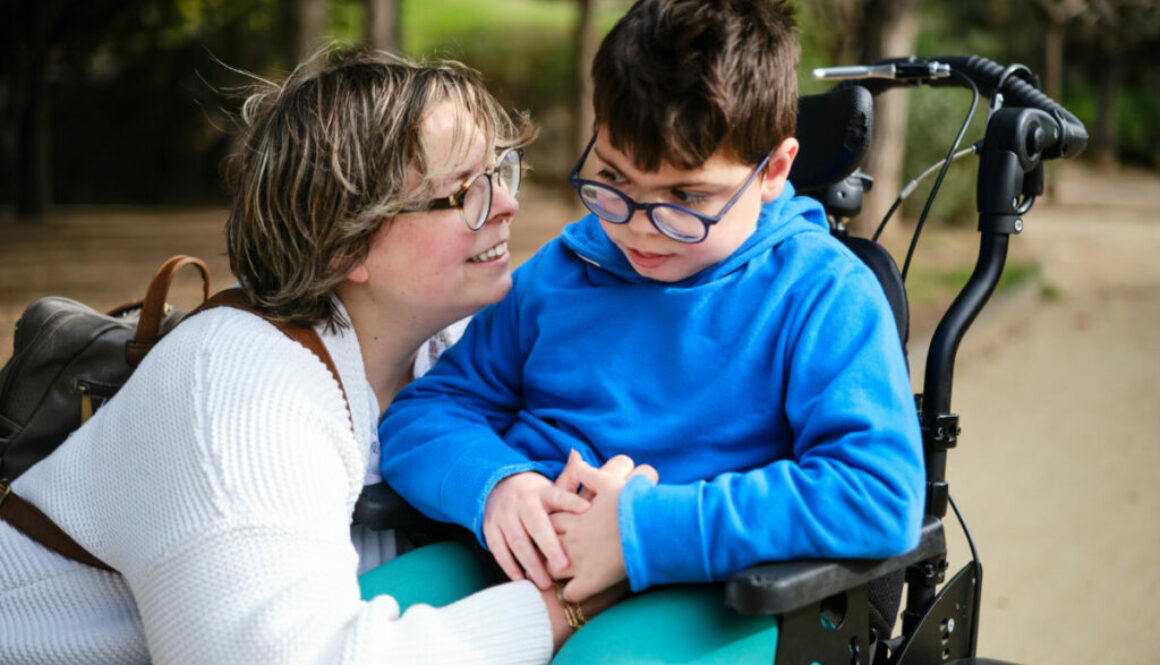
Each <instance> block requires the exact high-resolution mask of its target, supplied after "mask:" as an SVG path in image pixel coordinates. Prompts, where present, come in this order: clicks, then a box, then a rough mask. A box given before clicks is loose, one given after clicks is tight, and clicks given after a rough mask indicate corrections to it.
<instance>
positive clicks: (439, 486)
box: [379, 287, 548, 543]
mask: <svg viewBox="0 0 1160 665" xmlns="http://www.w3.org/2000/svg"><path fill="white" fill-rule="evenodd" d="M515 292H516V289H515V287H513V289H512V292H511V293H509V294H508V296H507V297H506V298H504V300H502V301H500V302H499V303H497V304H495V305H492V306H489V307H486V308H484V309H483V310H481V311H480V312H479V313H478V314H477V315H476V316H475V318H473V319H472V321H471V323H470V324H468V326H467V329H466V331H465V332H464V333H463V337H461V338H460V339H459V341H458V342H457V343H456V344H455V346H453V347H451V348H450V349H448V350H447V351H446V352H445V353H444V354H443V356H442V357H441V358H440V359H439V361H438V362H437V363H436V364H435V366H434V367H433V368H432V369H431V370H430V371H429V372H428V373H427V374H425V375H424V376H422V377H420V378H418V379H416V380H415V381H413V382H412V383H411V384H410V385H409V386H407V387H406V388H404V389H403V390H402V391H401V392H400V393H399V395H398V396H397V397H396V398H395V401H394V402H393V403H392V404H391V406H390V408H389V409H388V410H387V413H386V414H385V415H384V417H383V420H382V422H381V423H380V425H379V437H380V439H381V440H382V472H383V478H384V479H386V481H387V482H388V483H389V484H390V485H391V486H392V487H393V488H394V489H395V490H396V491H397V492H399V494H400V495H401V496H402V497H403V498H405V499H406V500H407V501H409V502H410V503H411V504H412V505H414V506H415V507H416V508H417V509H419V510H420V511H422V512H423V513H424V514H426V515H428V516H430V517H432V518H434V519H437V520H441V521H445V522H453V523H456V524H460V525H462V526H464V527H466V528H468V529H471V530H472V531H473V532H474V533H475V534H476V537H477V538H479V539H480V542H481V543H482V542H483V537H482V531H481V529H482V523H483V509H484V506H485V503H486V500H487V496H488V494H489V493H490V492H491V490H492V488H493V487H495V485H496V483H498V482H499V481H500V480H502V479H504V478H506V477H507V476H510V475H512V474H515V473H520V472H522V471H529V470H537V471H541V472H544V473H545V475H548V473H547V470H546V469H544V468H542V466H541V465H540V464H538V463H536V462H533V461H531V460H530V459H528V458H527V457H526V456H525V455H524V454H522V453H520V452H518V451H516V450H515V449H513V448H511V447H510V446H508V445H507V444H506V443H504V441H503V439H502V438H501V437H500V434H499V433H501V432H504V431H506V430H507V429H508V428H509V427H510V426H511V425H512V423H513V422H515V420H516V418H517V416H518V413H519V410H520V407H521V405H522V403H523V398H522V389H523V382H522V367H523V355H524V353H523V351H522V350H521V348H520V334H519V320H518V318H519V317H518V313H517V303H516V300H517V298H516V296H515Z"/></svg>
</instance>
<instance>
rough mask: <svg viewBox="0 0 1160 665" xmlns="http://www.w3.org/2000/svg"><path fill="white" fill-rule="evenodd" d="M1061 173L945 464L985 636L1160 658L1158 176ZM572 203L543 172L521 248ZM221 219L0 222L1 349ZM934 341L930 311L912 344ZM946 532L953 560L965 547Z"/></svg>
mask: <svg viewBox="0 0 1160 665" xmlns="http://www.w3.org/2000/svg"><path fill="white" fill-rule="evenodd" d="M1059 183H1060V184H1059V187H1058V190H1059V200H1058V201H1057V202H1056V203H1055V204H1054V205H1046V204H1044V203H1040V204H1038V205H1037V206H1036V208H1035V210H1033V211H1032V212H1031V214H1029V215H1028V216H1027V230H1026V231H1025V232H1024V233H1023V234H1022V235H1021V236H1018V237H1016V238H1014V239H1013V242H1012V253H1013V254H1015V253H1018V254H1019V255H1021V256H1033V257H1035V259H1036V260H1038V261H1040V262H1041V264H1042V267H1043V273H1042V274H1043V281H1042V284H1041V285H1040V286H1033V287H1031V288H1026V289H1023V290H1021V291H1019V292H1017V293H1016V294H1013V295H1009V296H1004V297H1002V298H1000V299H998V300H997V301H996V302H994V303H992V305H991V306H989V307H988V310H987V311H985V312H984V314H983V316H981V317H980V320H979V322H978V323H977V324H976V326H975V329H974V330H972V332H971V334H970V335H968V337H967V338H966V340H965V341H964V342H963V345H962V347H961V349H960V352H959V364H958V369H957V372H956V382H955V393H954V395H953V404H952V408H953V409H954V410H955V411H957V412H958V413H959V414H960V415H961V416H962V419H963V420H962V425H963V437H962V439H961V443H960V447H959V448H958V449H956V450H954V451H952V452H951V454H950V459H949V467H948V469H949V470H948V479H949V481H950V483H951V488H952V492H953V494H954V496H955V497H956V500H957V501H958V503H959V506H960V507H961V508H962V509H963V511H964V512H965V514H966V516H967V520H968V524H969V525H970V527H971V529H972V533H973V535H974V537H975V540H976V542H977V544H978V546H979V549H980V554H981V556H982V560H983V563H984V565H985V566H986V579H985V584H984V597H983V605H984V612H983V615H982V621H983V624H982V630H981V636H980V655H983V656H987V657H992V658H1002V659H1007V660H1012V661H1018V662H1024V663H1027V664H1028V665H1031V664H1032V663H1052V664H1053V665H1067V664H1075V665H1088V664H1089V663H1094V662H1104V661H1107V662H1119V663H1131V664H1139V663H1160V656H1158V655H1157V652H1156V649H1155V646H1154V645H1153V641H1154V636H1155V635H1157V634H1160V612H1158V611H1157V610H1155V609H1154V602H1155V601H1154V599H1155V598H1156V597H1158V596H1160V519H1158V516H1160V490H1158V489H1157V482H1156V481H1155V480H1154V479H1153V478H1152V474H1153V473H1154V471H1155V470H1156V469H1157V468H1158V466H1160V447H1158V446H1156V445H1155V444H1156V441H1157V438H1158V435H1157V434H1156V433H1157V432H1158V431H1160V410H1158V409H1157V408H1156V404H1157V401H1158V398H1160V335H1158V334H1157V332H1156V331H1157V330H1160V258H1158V257H1160V178H1158V177H1157V176H1155V175H1153V174H1139V173H1131V172H1123V173H1119V174H1116V175H1113V176H1108V175H1106V174H1098V173H1090V172H1087V171H1084V170H1081V169H1078V168H1076V167H1072V168H1065V169H1063V170H1062V172H1061V173H1060V178H1059ZM574 217H575V208H573V207H571V206H569V205H567V204H564V203H560V202H558V201H557V200H555V199H554V198H551V197H547V196H544V195H543V194H542V193H541V194H537V193H536V192H535V191H534V190H529V192H528V194H527V195H525V200H524V201H523V209H522V211H521V215H520V219H519V221H518V223H517V224H516V225H515V227H513V239H512V243H511V246H512V251H513V255H514V258H515V259H516V261H517V262H519V261H522V260H523V259H525V258H526V257H527V256H529V255H530V254H531V252H533V251H534V250H535V249H536V248H537V247H539V246H540V244H542V243H543V242H544V240H546V239H547V238H549V237H551V236H553V235H554V234H555V233H557V232H558V230H559V228H560V226H562V223H563V222H564V221H565V220H570V219H572V218H574ZM224 219H225V217H224V212H223V211H220V210H193V211H190V210H181V211H164V210H161V211H158V210H148V211H133V210H104V211H99V212H95V213H94V212H93V211H84V212H79V211H78V212H69V211H67V210H66V211H64V212H63V213H61V214H59V215H57V216H56V217H55V218H54V219H53V220H51V221H50V222H49V223H48V224H45V225H41V226H36V227H25V226H18V225H14V224H13V223H11V222H7V223H5V222H2V221H0V360H3V359H6V358H7V356H8V354H9V350H10V349H11V343H12V341H11V340H12V337H11V326H12V323H13V322H14V321H15V319H16V317H17V316H18V315H19V313H20V311H21V309H22V308H23V306H24V305H26V304H27V303H28V302H31V301H32V300H33V299H34V298H36V297H39V296H41V295H47V294H56V295H68V296H71V297H74V298H78V299H81V300H83V301H84V302H88V303H90V304H93V305H94V306H97V307H98V308H102V309H106V308H110V307H113V306H115V305H118V304H120V303H122V302H124V301H126V300H130V299H132V298H136V297H140V295H141V292H142V291H143V289H144V286H145V284H146V282H147V281H148V278H149V276H150V275H151V274H152V271H153V270H154V269H155V268H156V266H158V265H160V263H161V262H162V261H163V260H164V259H165V258H167V257H168V256H170V255H172V254H175V253H190V254H195V255H198V256H201V257H203V258H206V259H207V260H209V262H210V264H211V268H212V269H213V271H214V274H215V275H216V279H215V284H216V286H218V287H222V286H225V285H227V284H228V282H229V281H230V278H229V277H228V275H229V272H228V268H227V266H226V262H225V260H224V247H223V244H222V241H221V227H222V223H223V222H224ZM931 240H932V241H933V240H934V239H933V238H932V239H931ZM925 243H926V241H925V240H924V244H925ZM962 251H963V253H964V255H965V256H966V257H967V260H968V261H970V256H971V253H972V252H973V250H972V249H971V248H966V247H965V248H963V250H962ZM194 289H195V280H194V279H193V278H192V276H189V277H184V278H182V279H181V280H180V281H179V283H178V285H177V287H176V290H175V297H174V301H175V302H177V303H178V304H189V305H192V304H194V303H195V302H196V297H195V295H194V294H195V290H194ZM1044 291H1046V292H1049V293H1051V294H1054V297H1053V298H1051V299H1045V298H1044V297H1042V293H1043V292H1044ZM921 347H922V340H921V334H920V331H918V330H916V331H915V338H914V341H913V343H912V347H911V348H912V360H916V358H917V355H918V353H917V352H916V349H920V348H921ZM915 370H916V372H915V374H916V376H921V361H920V360H916V367H915ZM950 532H951V533H952V539H951V548H952V549H951V565H952V568H956V569H957V567H958V566H960V565H962V563H963V562H964V560H965V556H966V554H965V553H966V548H965V545H963V543H962V541H961V539H960V538H957V537H954V535H953V534H954V529H950Z"/></svg>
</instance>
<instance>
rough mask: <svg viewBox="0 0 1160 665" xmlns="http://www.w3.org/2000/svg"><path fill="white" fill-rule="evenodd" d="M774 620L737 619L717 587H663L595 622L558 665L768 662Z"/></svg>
mask: <svg viewBox="0 0 1160 665" xmlns="http://www.w3.org/2000/svg"><path fill="white" fill-rule="evenodd" d="M776 651H777V620H776V619H775V618H774V617H748V616H740V615H738V614H737V613H735V612H734V611H733V610H730V609H728V608H726V607H725V603H724V592H723V591H722V590H721V587H720V585H716V584H701V585H691V586H675V587H662V588H658V589H653V590H651V591H646V592H645V593H642V594H639V595H636V596H632V597H630V598H628V599H626V600H624V601H622V602H620V603H619V604H617V605H615V606H613V607H611V608H609V609H608V610H606V611H605V612H603V613H601V614H600V615H598V616H596V617H594V618H593V619H592V620H591V621H589V622H588V624H587V625H585V626H584V627H583V628H581V629H580V630H579V631H577V632H576V634H575V635H573V636H572V637H571V639H569V640H568V641H567V642H566V643H565V644H564V648H562V649H561V650H560V653H559V654H557V655H556V659H555V660H553V661H552V662H553V663H555V664H557V665H559V664H580V665H592V664H593V663H617V662H623V663H634V664H643V663H658V664H659V663H664V664H666V665H672V664H674V663H706V664H708V663H720V664H722V665H725V664H728V665H733V664H735V663H772V662H773V660H774V655H775V652H776Z"/></svg>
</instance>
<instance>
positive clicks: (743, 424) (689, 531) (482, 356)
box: [380, 0, 923, 604]
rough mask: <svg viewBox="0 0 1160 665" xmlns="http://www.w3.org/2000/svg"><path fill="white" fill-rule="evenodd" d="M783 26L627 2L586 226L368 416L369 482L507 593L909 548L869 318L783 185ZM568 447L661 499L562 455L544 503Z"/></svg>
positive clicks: (906, 420) (601, 87) (675, 0)
mask: <svg viewBox="0 0 1160 665" xmlns="http://www.w3.org/2000/svg"><path fill="white" fill-rule="evenodd" d="M794 27H795V26H794V21H793V17H792V11H791V10H790V9H789V7H788V6H787V5H786V4H785V3H782V2H772V3H771V2H768V1H764V0H714V1H711V2H707V1H704V0H641V2H638V3H637V4H636V5H634V6H633V8H632V9H630V10H629V12H628V14H627V15H626V16H625V17H623V18H622V19H621V20H620V22H619V23H618V24H617V25H616V27H614V28H613V30H612V31H611V32H610V33H609V35H608V36H607V37H606V38H605V40H604V42H603V43H602V45H601V48H600V50H599V52H598V54H597V56H596V59H595V62H594V64H593V68H592V73H593V79H594V84H595V87H594V102H595V114H596V127H595V133H594V137H593V139H592V142H591V143H590V144H589V146H588V149H586V150H585V152H584V153H583V154H582V155H581V157H580V160H579V162H578V163H577V165H576V168H575V169H574V171H573V174H572V177H571V178H570V181H571V182H572V184H573V186H574V187H575V188H576V190H577V192H578V193H579V195H580V198H581V201H582V202H583V203H584V204H585V206H587V208H588V209H589V210H590V211H591V212H592V213H593V214H591V215H589V216H587V217H585V218H584V219H582V220H580V221H579V222H576V223H575V224H572V225H570V226H568V227H567V228H565V229H564V231H563V234H562V235H561V237H560V238H558V239H556V240H554V241H552V242H550V243H549V244H548V245H546V246H545V247H544V248H543V249H542V250H541V251H540V252H539V253H538V254H537V255H536V256H535V257H533V258H532V259H531V260H529V261H528V263H527V264H526V265H524V266H522V267H521V268H520V269H519V270H517V271H516V273H515V276H514V280H515V283H514V286H513V288H512V291H511V292H510V293H509V294H508V296H507V297H506V298H505V299H504V300H503V301H502V302H500V303H498V304H497V305H495V306H492V307H489V308H487V309H485V310H483V311H482V312H480V313H479V314H478V315H477V316H476V317H475V319H474V320H473V321H472V322H471V324H470V326H469V327H468V329H467V332H466V334H465V335H464V336H463V338H462V339H461V340H460V342H459V344H458V345H457V346H456V347H454V348H453V349H452V350H450V351H449V352H448V353H447V354H446V355H444V356H443V358H442V359H441V360H440V362H439V364H438V365H437V366H436V367H435V368H434V369H433V370H432V371H431V372H430V373H429V374H427V375H426V376H424V377H423V378H422V379H419V380H417V381H415V382H414V383H413V384H411V386H409V387H408V388H407V389H406V390H405V391H403V393H401V394H400V396H399V398H398V400H397V401H396V402H395V403H394V405H393V406H392V407H391V408H390V410H389V411H388V413H387V414H386V417H385V419H384V420H383V422H382V424H381V428H380V433H381V436H382V439H383V441H384V449H383V475H384V476H385V477H386V479H387V481H388V482H390V483H391V485H393V486H394V487H395V488H396V489H397V490H398V491H399V492H400V493H401V494H402V495H403V496H404V497H405V498H407V499H408V500H409V501H411V502H412V503H413V504H414V505H415V506H416V507H417V508H419V509H420V510H422V511H424V512H426V513H428V514H429V515H431V516H433V517H435V518H437V519H441V520H445V521H451V522H457V523H459V524H462V525H464V526H466V527H468V528H469V529H471V530H472V531H473V532H474V533H475V534H476V537H477V538H479V539H480V541H481V542H483V543H485V544H486V545H487V547H488V548H489V549H490V550H491V552H492V554H493V556H494V557H495V559H496V561H497V562H498V563H499V564H500V566H501V567H502V568H503V569H504V570H505V571H506V572H507V573H508V575H509V576H511V577H512V578H514V579H518V578H521V577H523V576H525V575H526V576H528V577H530V578H531V579H532V580H533V581H535V582H536V583H537V584H539V585H540V586H541V587H543V586H546V585H548V584H549V583H550V578H557V579H559V578H571V581H570V582H569V583H568V585H567V587H566V588H565V591H564V596H565V597H566V598H567V599H568V600H580V599H582V598H585V597H588V596H589V595H590V594H592V593H595V592H597V591H600V590H602V589H605V588H607V587H609V586H612V585H615V584H617V583H619V582H621V581H623V580H624V579H626V578H627V580H628V582H629V583H630V585H631V588H632V589H633V591H641V590H643V589H646V588H649V587H652V586H655V585H664V584H673V583H681V582H706V581H710V580H719V579H722V578H724V577H727V576H728V575H729V574H730V573H732V572H735V571H736V570H739V569H741V568H744V567H746V566H749V565H752V564H755V563H758V562H760V561H767V560H777V559H790V558H801V557H881V556H888V555H893V554H898V553H901V552H903V551H905V550H907V549H909V548H911V547H913V546H914V544H915V543H916V542H917V537H918V530H919V523H920V518H921V512H922V491H923V463H922V457H921V447H920V443H919V432H918V425H917V418H916V415H915V411H914V405H913V400H912V397H911V393H910V384H909V379H908V376H907V371H906V367H905V362H904V360H903V356H902V350H901V346H900V344H899V339H898V334H897V331H896V329H895V327H894V323H893V318H892V316H891V314H890V310H889V306H888V305H887V304H886V301H885V298H884V296H883V295H882V293H881V290H880V288H879V286H878V284H877V283H876V281H875V279H874V277H873V275H872V274H871V273H870V272H869V271H868V270H867V269H866V268H865V267H864V266H863V265H862V264H861V263H860V262H859V261H858V259H856V258H855V257H854V256H853V255H851V254H849V253H848V252H847V251H845V250H844V249H843V248H842V247H841V245H840V243H838V242H837V241H835V240H834V239H832V238H831V237H830V236H829V233H828V229H827V225H826V221H825V218H824V215H823V212H822V210H821V208H820V207H819V206H818V205H817V203H815V202H813V201H812V200H810V199H806V198H795V197H794V193H793V187H792V185H791V184H789V183H788V182H787V181H786V177H787V175H788V174H789V170H790V166H791V164H792V163H793V159H794V157H795V155H796V153H797V147H798V146H797V141H796V140H795V139H794V138H793V133H794V122H795V117H796V112H797V85H796V69H797V61H798V52H799V47H798V43H797V41H796V37H795V35H794ZM573 450H575V451H577V452H578V454H579V456H581V457H583V459H584V460H585V461H586V462H587V463H591V464H596V465H599V464H603V463H605V462H606V461H607V460H609V459H610V458H613V457H614V456H615V455H617V454H627V455H628V456H630V457H631V458H632V459H633V460H635V461H636V462H638V463H646V464H649V465H651V466H653V467H655V469H656V470H657V472H658V473H659V478H660V483H659V484H655V485H654V484H653V483H651V482H649V480H648V479H647V478H645V477H637V476H633V477H631V478H629V479H628V480H627V482H620V483H607V482H599V481H598V479H597V478H596V477H595V476H593V475H592V474H591V473H590V470H589V469H588V468H587V464H586V463H582V462H580V461H579V460H572V461H571V462H570V463H569V465H568V470H567V471H566V472H565V473H564V477H563V478H561V479H560V480H559V482H558V483H556V484H555V485H554V484H553V482H552V480H553V479H556V478H557V477H558V476H560V474H561V471H562V470H563V469H564V467H565V462H566V460H568V457H569V454H570V451H573ZM579 483H585V485H586V487H587V490H588V492H587V493H586V495H587V496H588V497H589V498H591V501H592V503H591V506H590V507H589V508H588V509H587V510H583V511H579V512H574V513H570V512H568V511H566V510H564V509H563V508H562V506H561V504H562V501H561V499H560V493H561V492H565V491H568V490H575V489H576V487H577V485H578V484H579ZM552 513H554V514H552ZM561 542H562V543H563V544H562V545H561ZM717 602H718V604H719V602H720V601H719V600H718V601H717Z"/></svg>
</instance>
